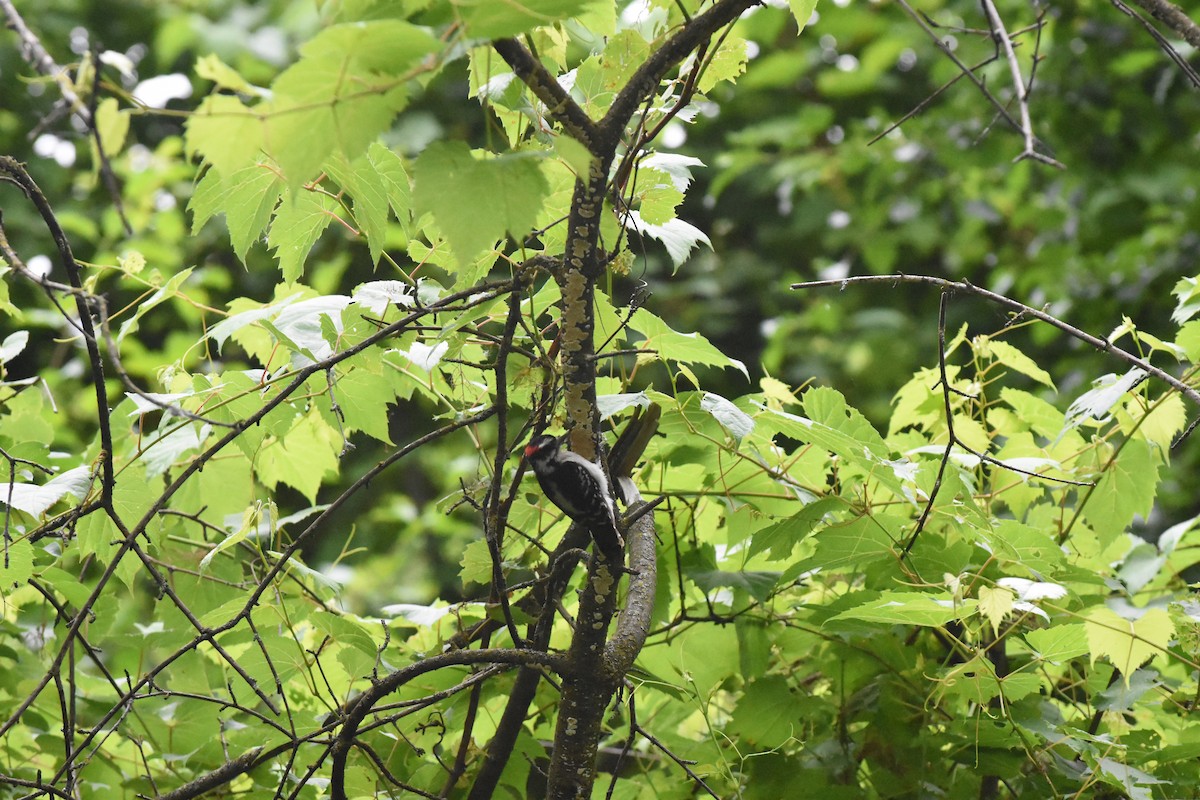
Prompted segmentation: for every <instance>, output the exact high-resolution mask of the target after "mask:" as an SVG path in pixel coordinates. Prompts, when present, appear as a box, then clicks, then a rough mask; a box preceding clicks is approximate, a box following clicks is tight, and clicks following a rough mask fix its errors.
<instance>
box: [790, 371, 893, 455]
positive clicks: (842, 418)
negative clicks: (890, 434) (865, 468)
mask: <svg viewBox="0 0 1200 800" xmlns="http://www.w3.org/2000/svg"><path fill="white" fill-rule="evenodd" d="M801 402H802V403H803V405H804V412H805V413H806V414H808V416H809V417H810V418H811V419H812V420H813V421H814V422H819V423H821V424H822V425H827V426H829V427H830V428H832V429H833V430H836V431H841V432H842V433H845V434H847V435H849V436H852V437H854V439H855V440H856V441H857V442H859V443H860V444H862V445H863V446H865V447H866V448H868V449H869V450H870V451H871V452H872V453H874V454H875V455H876V456H878V457H880V458H886V457H887V455H888V450H889V448H888V446H887V444H886V443H885V442H884V441H883V437H882V436H880V435H879V431H877V430H875V427H874V426H873V425H871V423H870V422H869V421H868V420H867V418H866V417H864V416H863V415H862V413H861V412H860V411H859V410H858V409H856V408H852V407H851V406H849V405H847V403H846V398H845V397H844V396H843V395H842V393H841V392H839V391H838V390H837V389H832V388H830V387H828V386H816V387H813V388H812V389H809V390H808V391H806V392H805V393H804V395H803V396H802V397H801Z"/></svg>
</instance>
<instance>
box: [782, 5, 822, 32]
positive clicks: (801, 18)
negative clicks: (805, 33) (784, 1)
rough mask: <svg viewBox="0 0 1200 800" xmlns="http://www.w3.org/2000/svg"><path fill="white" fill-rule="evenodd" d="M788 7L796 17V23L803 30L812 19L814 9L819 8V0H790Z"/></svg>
mask: <svg viewBox="0 0 1200 800" xmlns="http://www.w3.org/2000/svg"><path fill="white" fill-rule="evenodd" d="M788 8H790V9H791V10H792V16H793V17H795V18H796V25H797V26H798V27H799V28H800V31H802V30H804V26H805V25H807V24H808V21H809V20H810V19H812V15H813V11H816V9H817V0H788ZM800 31H797V33H799V32H800Z"/></svg>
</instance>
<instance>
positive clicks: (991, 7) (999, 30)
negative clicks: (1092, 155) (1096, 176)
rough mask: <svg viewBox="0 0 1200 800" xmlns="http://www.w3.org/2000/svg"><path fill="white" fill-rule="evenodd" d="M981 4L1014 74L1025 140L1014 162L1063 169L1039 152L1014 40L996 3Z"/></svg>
mask: <svg viewBox="0 0 1200 800" xmlns="http://www.w3.org/2000/svg"><path fill="white" fill-rule="evenodd" d="M981 2H982V3H983V10H984V13H986V14H987V18H988V24H989V25H990V26H991V28H992V37H993V38H994V39H995V40H996V42H997V43H998V44H999V45H1000V47H1002V48H1003V49H1004V56H1005V58H1006V59H1007V60H1008V69H1009V72H1011V73H1012V81H1013V91H1014V92H1015V93H1016V98H1017V110H1018V112H1019V113H1020V115H1021V126H1020V131H1021V136H1022V137H1023V138H1024V140H1025V149H1024V150H1022V151H1021V153H1020V154H1019V155H1018V156H1017V157H1016V158H1014V159H1013V161H1014V162H1016V161H1022V160H1024V159H1026V158H1032V159H1033V160H1035V161H1040V162H1042V163H1043V164H1049V165H1050V166H1052V167H1057V168H1058V169H1063V168H1064V167H1063V165H1062V164H1061V163H1060V162H1058V161H1055V160H1054V159H1053V158H1051V157H1050V156H1048V155H1044V154H1042V153H1039V152H1038V151H1037V145H1036V139H1035V137H1034V135H1033V121H1032V120H1031V119H1030V118H1029V91H1028V89H1027V87H1026V84H1025V78H1024V77H1022V75H1021V64H1020V62H1018V61H1017V53H1016V51H1015V50H1014V49H1013V43H1012V39H1011V38H1010V37H1009V35H1008V29H1007V28H1005V27H1004V19H1003V18H1002V17H1001V16H1000V12H999V11H997V10H996V5H995V3H993V2H992V0H981Z"/></svg>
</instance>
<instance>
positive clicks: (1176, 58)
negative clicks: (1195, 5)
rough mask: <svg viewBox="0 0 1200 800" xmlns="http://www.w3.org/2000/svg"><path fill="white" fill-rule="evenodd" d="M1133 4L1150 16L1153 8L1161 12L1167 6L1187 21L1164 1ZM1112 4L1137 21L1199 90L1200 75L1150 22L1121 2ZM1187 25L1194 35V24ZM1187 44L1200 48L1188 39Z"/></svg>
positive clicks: (1156, 0)
mask: <svg viewBox="0 0 1200 800" xmlns="http://www.w3.org/2000/svg"><path fill="white" fill-rule="evenodd" d="M1134 2H1137V4H1138V5H1140V6H1142V8H1146V9H1147V10H1149V11H1150V12H1151V13H1152V14H1153V13H1154V11H1153V8H1159V9H1160V10H1161V8H1162V7H1164V6H1169V7H1170V8H1173V9H1175V11H1178V12H1179V16H1181V17H1183V18H1184V19H1187V17H1186V16H1184V15H1183V12H1182V11H1179V9H1178V8H1175V6H1172V5H1171V4H1170V3H1167V2H1165V0H1134ZM1112 4H1113V5H1114V6H1115V7H1116V8H1117V10H1119V11H1120V12H1121V13H1122V14H1125V15H1126V16H1128V17H1131V18H1132V19H1135V20H1137V22H1138V23H1139V24H1140V25H1141V26H1142V27H1143V28H1145V29H1146V32H1147V33H1149V34H1150V36H1151V38H1153V39H1154V41H1155V42H1156V43H1157V44H1158V47H1159V49H1160V50H1162V51H1163V52H1164V53H1166V55H1167V58H1169V59H1171V60H1172V61H1173V62H1175V66H1177V67H1179V70H1180V71H1181V72H1182V73H1183V74H1184V75H1185V76H1186V77H1187V79H1188V80H1189V81H1191V82H1192V86H1195V87H1196V88H1200V74H1198V73H1197V72H1196V70H1195V69H1194V68H1193V67H1192V65H1191V64H1189V63H1188V61H1187V59H1186V58H1184V57H1183V56H1182V55H1181V54H1180V53H1179V51H1178V50H1176V49H1175V47H1174V46H1173V45H1172V44H1171V43H1170V42H1169V41H1167V38H1166V37H1165V36H1163V35H1162V34H1161V33H1159V32H1158V29H1157V28H1155V27H1154V26H1153V25H1151V24H1150V21H1149V20H1148V19H1146V18H1145V17H1143V16H1142V15H1141V14H1139V13H1137V12H1136V11H1134V10H1133V9H1132V8H1130V7H1129V6H1127V5H1126V4H1125V3H1123V2H1121V0H1112ZM1154 16H1155V17H1156V18H1157V19H1160V20H1162V19H1163V17H1160V16H1159V15H1158V14H1154ZM1164 21H1165V20H1164ZM1168 24H1170V23H1169V22H1168ZM1188 24H1189V25H1190V29H1189V35H1195V30H1196V25H1195V23H1192V21H1191V20H1190V19H1189V20H1188ZM1188 42H1189V43H1190V44H1191V45H1192V47H1197V46H1200V45H1197V44H1196V43H1195V42H1193V41H1192V40H1191V39H1188Z"/></svg>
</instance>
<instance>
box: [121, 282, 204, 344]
mask: <svg viewBox="0 0 1200 800" xmlns="http://www.w3.org/2000/svg"><path fill="white" fill-rule="evenodd" d="M191 274H192V268H191V267H188V268H187V269H185V270H182V271H180V272H177V273H175V274H174V275H172V276H171V278H170V280H168V281H167V282H166V284H164V285H163V286H162V287H160V288H159V290H158V291H156V292H155V293H154V294H152V295H150V296H149V297H148V298H146V299H145V300H143V301H142V302H141V303H139V304H138V306H137V308H136V309H135V310H134V312H133V316H132V317H130V318H129V319H127V320H125V321H124V322H122V323H121V329H120V330H119V331H117V343H118V344H120V343H121V341H122V340H124V338H125V337H126V336H128V335H129V334H131V333H134V332H136V331H137V329H138V321H139V320H140V319H141V318H142V317H144V316H145V315H146V313H147V312H148V311H150V309H152V308H154V307H155V306H157V305H158V304H159V303H162V302H164V301H166V300H170V299H172V298H174V297H175V293H176V292H178V291H179V287H180V286H181V285H183V282H184V281H186V280H187V279H188V278H189V277H191Z"/></svg>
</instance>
